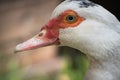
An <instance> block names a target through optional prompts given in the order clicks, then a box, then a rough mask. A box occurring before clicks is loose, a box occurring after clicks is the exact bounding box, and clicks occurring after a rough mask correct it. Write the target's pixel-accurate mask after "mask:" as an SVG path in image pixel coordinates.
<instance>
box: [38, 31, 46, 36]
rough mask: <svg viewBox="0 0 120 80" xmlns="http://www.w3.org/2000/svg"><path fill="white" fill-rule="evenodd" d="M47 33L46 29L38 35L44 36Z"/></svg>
mask: <svg viewBox="0 0 120 80" xmlns="http://www.w3.org/2000/svg"><path fill="white" fill-rule="evenodd" d="M45 33H46V30H42V31H41V32H40V33H39V34H38V36H39V37H42V36H44V35H45Z"/></svg>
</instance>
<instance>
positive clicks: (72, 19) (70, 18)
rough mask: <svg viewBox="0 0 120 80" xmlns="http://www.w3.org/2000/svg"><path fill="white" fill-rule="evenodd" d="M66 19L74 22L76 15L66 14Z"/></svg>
mask: <svg viewBox="0 0 120 80" xmlns="http://www.w3.org/2000/svg"><path fill="white" fill-rule="evenodd" d="M66 21H67V22H71V23H72V22H75V21H76V16H74V15H68V16H67V17H66Z"/></svg>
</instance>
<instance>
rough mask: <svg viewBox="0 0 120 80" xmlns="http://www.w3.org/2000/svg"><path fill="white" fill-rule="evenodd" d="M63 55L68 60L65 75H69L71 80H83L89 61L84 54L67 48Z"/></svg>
mask: <svg viewBox="0 0 120 80" xmlns="http://www.w3.org/2000/svg"><path fill="white" fill-rule="evenodd" d="M62 50H63V51H62V53H63V54H64V57H65V59H66V61H67V62H66V64H67V65H66V68H65V69H64V70H63V73H66V74H68V75H69V77H70V79H71V80H83V79H84V76H85V72H86V70H87V68H88V61H87V58H86V56H85V55H84V54H82V53H81V52H79V51H78V50H75V49H72V48H68V47H65V48H64V49H62Z"/></svg>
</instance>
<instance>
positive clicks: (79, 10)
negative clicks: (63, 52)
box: [15, 0, 120, 80]
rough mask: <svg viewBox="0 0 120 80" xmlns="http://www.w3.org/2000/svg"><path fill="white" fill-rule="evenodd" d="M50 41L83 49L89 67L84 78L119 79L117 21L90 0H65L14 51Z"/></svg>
mask: <svg viewBox="0 0 120 80" xmlns="http://www.w3.org/2000/svg"><path fill="white" fill-rule="evenodd" d="M49 45H58V46H69V47H72V48H75V49H77V50H79V51H81V52H82V53H84V54H85V55H86V56H87V58H88V61H89V67H88V70H87V72H86V75H85V78H84V80H120V22H119V20H118V19H117V17H116V16H114V15H113V14H112V13H111V12H110V11H108V10H107V9H105V8H104V7H102V6H101V5H99V4H97V3H94V2H92V1H89V0H65V1H63V2H62V3H60V4H59V5H58V6H57V7H56V8H55V9H54V11H53V13H52V15H51V17H50V19H49V21H48V22H47V23H46V24H45V25H44V26H43V27H42V28H41V29H40V32H39V33H38V34H36V35H35V36H34V37H32V38H31V39H29V40H27V41H25V42H23V43H20V44H18V45H17V46H16V48H15V52H21V51H26V50H31V49H36V48H40V47H44V46H49Z"/></svg>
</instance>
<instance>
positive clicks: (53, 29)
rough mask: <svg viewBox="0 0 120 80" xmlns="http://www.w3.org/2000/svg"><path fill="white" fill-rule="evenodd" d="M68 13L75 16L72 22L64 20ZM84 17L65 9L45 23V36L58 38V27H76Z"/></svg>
mask: <svg viewBox="0 0 120 80" xmlns="http://www.w3.org/2000/svg"><path fill="white" fill-rule="evenodd" d="M68 15H74V16H76V20H75V21H74V22H72V23H71V22H69V21H67V20H66V17H67V16H68ZM84 20H85V19H84V18H82V17H80V16H78V15H77V13H76V12H75V11H73V10H67V11H65V12H63V13H62V14H61V15H59V16H58V17H57V18H54V19H52V20H50V21H49V22H48V23H47V25H45V26H44V27H43V28H42V30H43V29H45V30H46V31H47V33H46V37H47V38H49V39H53V38H56V37H57V38H58V36H59V29H64V28H68V27H76V26H77V25H78V24H80V23H81V22H82V21H84Z"/></svg>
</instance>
